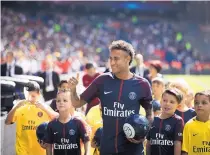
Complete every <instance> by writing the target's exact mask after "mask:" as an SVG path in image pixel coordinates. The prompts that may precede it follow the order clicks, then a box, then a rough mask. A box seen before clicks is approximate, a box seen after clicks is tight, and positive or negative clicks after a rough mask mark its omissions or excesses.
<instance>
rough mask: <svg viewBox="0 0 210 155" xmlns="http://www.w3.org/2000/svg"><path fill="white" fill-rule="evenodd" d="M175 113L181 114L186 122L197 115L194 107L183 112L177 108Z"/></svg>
mask: <svg viewBox="0 0 210 155" xmlns="http://www.w3.org/2000/svg"><path fill="white" fill-rule="evenodd" d="M175 114H177V115H179V116H180V117H181V118H182V119H183V121H184V124H186V123H187V122H188V121H189V120H190V119H192V118H193V117H195V116H196V112H195V110H194V109H189V110H187V111H185V112H181V111H179V110H176V111H175Z"/></svg>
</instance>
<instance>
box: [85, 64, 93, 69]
mask: <svg viewBox="0 0 210 155" xmlns="http://www.w3.org/2000/svg"><path fill="white" fill-rule="evenodd" d="M91 68H94V65H93V64H92V63H86V65H85V69H91Z"/></svg>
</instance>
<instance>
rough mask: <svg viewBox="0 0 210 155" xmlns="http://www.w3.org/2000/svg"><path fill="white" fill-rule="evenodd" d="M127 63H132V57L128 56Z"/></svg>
mask: <svg viewBox="0 0 210 155" xmlns="http://www.w3.org/2000/svg"><path fill="white" fill-rule="evenodd" d="M126 59H127V62H128V64H129V63H130V61H131V57H130V56H127V58H126Z"/></svg>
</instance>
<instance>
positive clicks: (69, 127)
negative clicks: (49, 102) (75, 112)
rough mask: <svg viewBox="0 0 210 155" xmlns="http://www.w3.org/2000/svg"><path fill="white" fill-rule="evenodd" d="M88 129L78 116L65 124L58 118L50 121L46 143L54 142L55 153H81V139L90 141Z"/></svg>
mask: <svg viewBox="0 0 210 155" xmlns="http://www.w3.org/2000/svg"><path fill="white" fill-rule="evenodd" d="M87 130H88V129H87V128H86V126H85V124H84V123H83V122H82V120H80V119H79V118H78V117H73V118H72V119H71V120H70V121H69V122H67V123H65V124H63V123H61V122H60V121H59V120H58V119H54V120H52V121H51V122H49V124H48V127H47V135H46V143H48V144H53V152H54V155H70V154H72V155H81V149H80V139H82V141H83V142H84V143H85V142H87V141H89V135H88V131H87Z"/></svg>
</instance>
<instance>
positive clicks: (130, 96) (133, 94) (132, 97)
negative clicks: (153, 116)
mask: <svg viewBox="0 0 210 155" xmlns="http://www.w3.org/2000/svg"><path fill="white" fill-rule="evenodd" d="M128 97H129V99H131V100H135V99H136V93H135V92H130V93H129V94H128Z"/></svg>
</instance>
